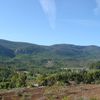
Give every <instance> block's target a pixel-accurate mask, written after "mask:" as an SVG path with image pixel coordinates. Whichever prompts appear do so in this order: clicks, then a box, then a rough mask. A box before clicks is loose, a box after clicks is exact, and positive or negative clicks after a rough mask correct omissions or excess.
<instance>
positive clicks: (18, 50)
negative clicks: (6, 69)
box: [0, 39, 100, 68]
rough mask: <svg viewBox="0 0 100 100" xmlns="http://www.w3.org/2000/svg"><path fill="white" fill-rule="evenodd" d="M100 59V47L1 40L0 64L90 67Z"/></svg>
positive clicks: (21, 66)
mask: <svg viewBox="0 0 100 100" xmlns="http://www.w3.org/2000/svg"><path fill="white" fill-rule="evenodd" d="M99 60H100V47H98V46H78V45H70V44H56V45H51V46H44V45H36V44H32V43H25V42H12V41H7V40H2V39H1V40H0V65H1V66H5V65H7V66H11V67H12V66H15V67H17V68H29V67H64V68H65V67H88V65H89V64H90V63H91V62H96V61H99Z"/></svg>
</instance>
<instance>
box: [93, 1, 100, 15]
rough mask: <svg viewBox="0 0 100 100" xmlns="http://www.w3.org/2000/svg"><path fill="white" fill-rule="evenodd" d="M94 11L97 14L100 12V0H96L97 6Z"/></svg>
mask: <svg viewBox="0 0 100 100" xmlns="http://www.w3.org/2000/svg"><path fill="white" fill-rule="evenodd" d="M94 13H95V14H96V15H98V14H99V13H100V0H96V8H95V9H94Z"/></svg>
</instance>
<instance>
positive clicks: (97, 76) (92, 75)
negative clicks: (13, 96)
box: [0, 67, 100, 89]
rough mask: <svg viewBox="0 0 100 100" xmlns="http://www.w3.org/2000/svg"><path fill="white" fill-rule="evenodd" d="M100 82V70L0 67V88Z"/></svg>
mask: <svg viewBox="0 0 100 100" xmlns="http://www.w3.org/2000/svg"><path fill="white" fill-rule="evenodd" d="M72 82H74V83H75V84H81V83H83V84H96V83H98V84H99V83H100V70H84V69H83V70H82V69H76V70H75V69H53V68H47V69H46V68H40V69H38V68H36V69H35V68H34V69H30V70H29V71H17V70H15V69H13V68H9V67H8V68H0V89H10V88H20V87H27V86H34V84H38V86H52V85H54V84H61V85H70V84H72Z"/></svg>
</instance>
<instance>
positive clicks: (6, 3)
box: [0, 0, 100, 46]
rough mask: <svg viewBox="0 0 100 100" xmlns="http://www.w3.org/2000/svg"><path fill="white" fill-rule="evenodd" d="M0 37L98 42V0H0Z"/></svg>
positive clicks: (44, 42) (46, 41)
mask: <svg viewBox="0 0 100 100" xmlns="http://www.w3.org/2000/svg"><path fill="white" fill-rule="evenodd" d="M0 39H6V40H11V41H22V42H30V43H35V44H40V45H52V44H63V43H66V44H76V45H99V46H100V0H0Z"/></svg>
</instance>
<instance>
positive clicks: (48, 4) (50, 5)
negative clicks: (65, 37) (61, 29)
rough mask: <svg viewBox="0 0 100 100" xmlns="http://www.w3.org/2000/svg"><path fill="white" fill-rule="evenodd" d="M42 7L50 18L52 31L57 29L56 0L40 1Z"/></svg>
mask: <svg viewBox="0 0 100 100" xmlns="http://www.w3.org/2000/svg"><path fill="white" fill-rule="evenodd" d="M39 2H40V4H41V7H42V9H43V11H44V13H45V14H46V16H47V17H48V20H49V24H50V26H51V28H52V29H54V28H55V24H56V22H55V21H56V3H55V0H39Z"/></svg>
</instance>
